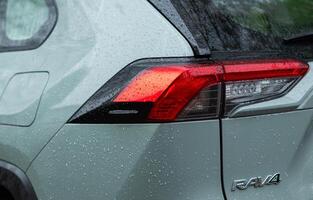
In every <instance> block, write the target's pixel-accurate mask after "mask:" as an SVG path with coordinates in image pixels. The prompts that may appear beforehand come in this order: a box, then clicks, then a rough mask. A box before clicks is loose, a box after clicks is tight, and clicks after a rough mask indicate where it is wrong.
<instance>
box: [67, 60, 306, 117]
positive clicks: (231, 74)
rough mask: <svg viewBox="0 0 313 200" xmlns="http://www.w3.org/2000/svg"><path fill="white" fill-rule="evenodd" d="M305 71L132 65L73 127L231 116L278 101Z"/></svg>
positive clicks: (278, 64)
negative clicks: (246, 107)
mask: <svg viewBox="0 0 313 200" xmlns="http://www.w3.org/2000/svg"><path fill="white" fill-rule="evenodd" d="M307 71H308V65H307V64H305V63H303V62H301V61H298V60H294V59H267V60H244V61H219V62H213V61H208V60H193V59H156V60H142V61H139V62H135V63H133V64H131V65H129V66H127V67H126V68H124V69H123V70H121V71H120V72H119V73H118V74H116V75H115V76H114V77H113V78H112V79H111V80H109V81H108V82H107V83H106V84H105V85H104V86H103V87H102V88H101V89H100V90H99V91H97V92H96V94H95V95H93V96H92V97H91V98H90V99H89V100H88V101H87V102H86V103H85V104H84V105H83V107H82V108H81V109H80V110H79V111H78V112H77V113H76V114H75V115H74V116H73V117H72V118H71V120H70V122H71V123H132V122H172V121H188V120H199V119H212V118H219V117H221V116H229V115H230V113H232V112H233V111H234V110H236V109H237V108H238V107H240V106H243V105H247V104H253V103H256V102H260V101H267V100H270V99H274V98H278V97H280V96H282V95H284V94H285V93H286V92H287V91H288V90H290V89H291V88H292V87H293V86H294V85H295V84H296V83H297V81H299V80H300V79H301V78H302V77H303V76H304V75H305V74H306V73H307Z"/></svg>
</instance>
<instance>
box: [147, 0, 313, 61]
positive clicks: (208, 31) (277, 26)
mask: <svg viewBox="0 0 313 200" xmlns="http://www.w3.org/2000/svg"><path fill="white" fill-rule="evenodd" d="M149 1H150V2H151V3H152V4H153V5H154V6H155V7H156V8H158V9H159V11H160V12H162V13H163V15H164V16H166V17H167V19H168V20H170V21H171V22H172V24H174V25H175V26H176V28H177V29H178V30H179V31H180V32H181V33H182V34H183V35H184V36H185V38H186V39H187V40H188V41H189V43H190V44H191V46H192V48H193V50H194V53H195V54H196V55H201V56H203V55H205V56H207V55H213V54H214V53H215V54H214V55H217V54H219V55H221V54H220V53H224V52H227V53H236V54H237V53H239V54H244V53H243V52H245V53H247V52H249V53H250V52H251V53H252V54H258V55H261V54H272V53H274V54H275V55H279V56H281V55H283V54H284V56H287V57H296V58H303V59H312V58H313V43H312V42H307V41H304V42H303V41H302V42H301V43H298V42H297V43H288V42H286V41H285V39H287V38H291V37H294V36H298V35H302V34H307V33H312V32H313V0H196V1H195V0H184V1H182V0H149ZM239 54H238V55H239Z"/></svg>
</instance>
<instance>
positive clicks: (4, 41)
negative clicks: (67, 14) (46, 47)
mask: <svg viewBox="0 0 313 200" xmlns="http://www.w3.org/2000/svg"><path fill="white" fill-rule="evenodd" d="M56 18H57V10H56V7H55V3H54V0H0V51H9V50H23V49H33V48H36V47H38V46H39V45H40V44H41V43H42V42H43V41H44V40H45V39H46V38H47V37H48V35H49V33H50V32H51V30H52V29H53V27H54V24H55V23H56Z"/></svg>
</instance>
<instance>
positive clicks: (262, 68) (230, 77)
mask: <svg viewBox="0 0 313 200" xmlns="http://www.w3.org/2000/svg"><path fill="white" fill-rule="evenodd" d="M223 66H224V69H225V72H224V78H223V80H224V83H225V103H224V104H225V113H224V115H225V116H229V115H230V114H231V112H232V111H234V110H236V108H238V107H240V106H244V105H247V104H252V103H257V102H262V101H267V100H271V99H274V98H278V97H281V96H282V95H284V94H285V93H286V92H287V91H288V90H290V89H291V88H292V86H294V85H295V84H296V82H297V81H299V80H300V79H301V78H302V77H303V76H304V75H305V74H306V72H307V70H308V65H307V64H304V63H302V62H300V61H296V60H292V59H284V60H282V59H278V60H256V61H235V62H234V61H233V62H224V63H223Z"/></svg>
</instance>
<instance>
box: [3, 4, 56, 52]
mask: <svg viewBox="0 0 313 200" xmlns="http://www.w3.org/2000/svg"><path fill="white" fill-rule="evenodd" d="M7 2H8V0H4V1H2V2H1V3H0V18H2V19H3V20H1V21H0V41H1V43H0V53H1V52H10V51H25V50H34V49H37V48H39V47H40V46H41V45H42V44H43V43H44V42H45V41H46V40H47V39H48V38H49V36H50V35H51V33H52V31H53V30H54V28H55V26H56V24H57V21H58V16H59V15H58V8H57V4H56V2H55V0H45V2H46V4H47V7H48V9H49V15H48V19H47V21H46V22H45V23H44V24H43V25H42V26H41V27H40V29H39V30H38V31H37V32H36V33H35V34H34V35H33V36H32V37H31V38H29V39H26V40H10V39H9V38H8V37H7V35H6V33H5V21H6V20H5V18H6V9H7ZM41 35H44V36H45V37H40V36H41Z"/></svg>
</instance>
